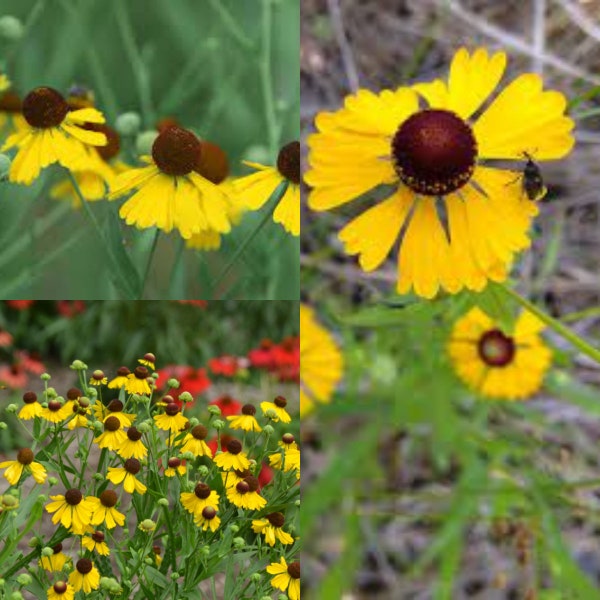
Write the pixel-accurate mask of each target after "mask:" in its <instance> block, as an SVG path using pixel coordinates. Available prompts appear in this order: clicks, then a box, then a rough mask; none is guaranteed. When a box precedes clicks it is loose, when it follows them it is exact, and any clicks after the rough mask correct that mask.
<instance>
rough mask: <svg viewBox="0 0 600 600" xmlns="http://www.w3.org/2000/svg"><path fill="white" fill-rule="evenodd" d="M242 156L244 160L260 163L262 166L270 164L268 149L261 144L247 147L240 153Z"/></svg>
mask: <svg viewBox="0 0 600 600" xmlns="http://www.w3.org/2000/svg"><path fill="white" fill-rule="evenodd" d="M242 156H244V157H245V158H246V160H250V161H252V162H257V163H261V164H263V165H268V164H269V163H270V162H271V157H270V153H269V149H268V148H267V147H266V146H263V145H261V144H254V145H252V146H249V147H248V148H246V149H245V150H244V152H242Z"/></svg>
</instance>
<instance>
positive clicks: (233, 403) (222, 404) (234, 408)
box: [208, 394, 242, 417]
mask: <svg viewBox="0 0 600 600" xmlns="http://www.w3.org/2000/svg"><path fill="white" fill-rule="evenodd" d="M208 405H209V406H218V407H219V408H220V409H221V414H222V415H223V416H224V417H230V416H233V415H237V414H239V413H240V411H241V410H242V403H241V402H238V401H237V400H236V399H235V398H232V397H231V396H230V395H229V394H225V395H224V396H220V397H219V398H217V399H216V400H213V401H212V402H209V403H208Z"/></svg>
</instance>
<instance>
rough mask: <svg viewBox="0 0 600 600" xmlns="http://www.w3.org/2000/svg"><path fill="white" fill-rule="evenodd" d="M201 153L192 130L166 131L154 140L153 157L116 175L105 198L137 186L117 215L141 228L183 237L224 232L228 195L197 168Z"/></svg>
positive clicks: (113, 197)
mask: <svg viewBox="0 0 600 600" xmlns="http://www.w3.org/2000/svg"><path fill="white" fill-rule="evenodd" d="M201 155H202V143H201V142H200V141H199V140H198V138H197V137H196V136H195V135H194V134H193V133H192V132H191V131H187V130H186V129H182V128H180V127H169V128H167V129H164V130H163V131H162V132H160V133H159V134H158V136H157V138H156V140H155V141H154V144H153V146H152V157H151V158H150V157H145V158H143V160H145V161H146V162H147V163H148V166H146V167H142V168H141V169H131V170H130V171H127V172H126V173H121V174H120V175H118V176H117V178H116V180H115V182H114V185H113V186H111V194H110V196H109V199H111V200H112V199H115V198H118V197H120V196H123V195H125V194H126V193H128V192H129V191H131V190H132V189H134V188H138V191H137V192H136V193H135V194H134V195H133V196H131V198H129V200H127V202H125V204H123V206H122V207H121V209H120V211H119V214H120V215H121V217H122V218H123V219H125V221H126V223H127V224H128V225H135V226H136V227H138V228H140V229H144V228H147V227H153V226H156V227H158V228H159V229H162V230H164V231H165V232H167V233H168V232H170V231H172V230H173V229H178V230H179V233H180V234H181V236H182V237H183V238H185V239H189V238H190V237H191V236H192V235H193V234H194V233H200V232H201V231H206V230H214V231H218V232H219V233H228V232H229V231H230V229H231V222H230V220H229V217H228V204H229V199H228V198H227V196H226V195H225V194H224V193H223V191H222V190H221V189H220V188H219V187H218V186H216V185H215V184H214V183H212V182H210V181H209V180H208V179H206V178H205V177H203V176H202V175H200V174H199V173H198V172H197V170H196V169H197V165H198V161H199V159H200V157H201Z"/></svg>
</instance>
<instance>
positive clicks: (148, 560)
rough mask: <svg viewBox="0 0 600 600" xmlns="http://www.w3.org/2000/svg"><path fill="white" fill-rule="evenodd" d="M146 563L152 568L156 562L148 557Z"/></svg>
mask: <svg viewBox="0 0 600 600" xmlns="http://www.w3.org/2000/svg"><path fill="white" fill-rule="evenodd" d="M144 562H145V563H146V564H147V565H149V566H152V565H153V564H154V561H153V560H152V559H151V558H150V557H146V558H145V559H144Z"/></svg>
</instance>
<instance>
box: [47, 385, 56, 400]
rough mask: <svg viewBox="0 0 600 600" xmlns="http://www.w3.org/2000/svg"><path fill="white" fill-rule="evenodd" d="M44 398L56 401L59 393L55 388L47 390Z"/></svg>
mask: <svg viewBox="0 0 600 600" xmlns="http://www.w3.org/2000/svg"><path fill="white" fill-rule="evenodd" d="M44 396H46V398H48V399H50V400H54V399H55V398H57V397H58V392H57V391H56V390H55V389H54V388H53V387H49V388H48V389H47V390H44Z"/></svg>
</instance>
